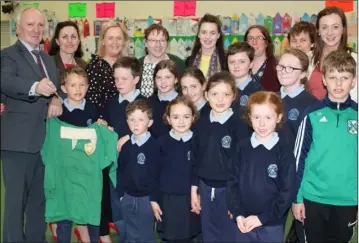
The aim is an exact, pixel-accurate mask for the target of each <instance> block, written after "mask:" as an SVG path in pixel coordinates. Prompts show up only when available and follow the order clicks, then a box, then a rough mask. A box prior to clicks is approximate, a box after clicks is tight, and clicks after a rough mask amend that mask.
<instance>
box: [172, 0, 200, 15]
mask: <svg viewBox="0 0 359 243" xmlns="http://www.w3.org/2000/svg"><path fill="white" fill-rule="evenodd" d="M196 8H197V3H196V1H183V0H176V1H174V2H173V16H182V17H184V16H195V15H196Z"/></svg>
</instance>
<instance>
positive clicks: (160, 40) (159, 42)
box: [137, 24, 186, 98]
mask: <svg viewBox="0 0 359 243" xmlns="http://www.w3.org/2000/svg"><path fill="white" fill-rule="evenodd" d="M168 40H169V34H168V31H167V30H166V28H164V27H163V26H162V25H159V24H152V25H151V26H149V27H148V28H147V29H145V47H146V52H147V55H146V56H144V57H142V58H140V59H139V61H140V63H141V65H142V75H141V80H140V82H138V84H137V89H139V90H140V91H141V94H142V95H143V96H145V97H147V98H148V97H150V96H151V95H152V94H153V93H154V87H155V85H154V81H153V72H154V70H155V67H156V65H157V63H159V62H160V61H162V60H168V59H171V60H172V61H174V62H175V64H176V67H177V70H178V73H179V74H182V73H183V71H184V69H185V68H186V66H185V64H184V61H183V60H182V59H181V58H179V57H178V56H175V55H172V54H169V53H166V50H167V47H168Z"/></svg>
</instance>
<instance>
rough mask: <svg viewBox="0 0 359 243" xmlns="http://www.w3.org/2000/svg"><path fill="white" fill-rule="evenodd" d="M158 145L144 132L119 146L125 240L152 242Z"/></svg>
mask: <svg viewBox="0 0 359 243" xmlns="http://www.w3.org/2000/svg"><path fill="white" fill-rule="evenodd" d="M159 165H160V147H159V145H158V142H157V141H156V140H155V139H154V138H153V137H152V136H151V134H150V132H146V134H144V135H143V136H142V137H141V138H140V139H139V140H138V141H135V139H134V136H133V135H131V139H130V140H129V141H127V142H126V143H125V144H124V145H123V146H122V149H121V153H120V157H119V171H118V176H119V178H120V180H121V182H120V183H119V184H118V188H117V193H118V196H119V197H120V198H122V199H121V206H122V212H123V216H124V223H125V228H126V236H125V238H126V239H127V241H128V242H139V243H142V242H155V234H154V215H153V212H152V207H151V205H150V196H152V195H153V194H154V193H155V192H156V185H157V184H158V182H157V180H158V177H159V171H158V169H159V168H160V166H159Z"/></svg>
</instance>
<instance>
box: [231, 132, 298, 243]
mask: <svg viewBox="0 0 359 243" xmlns="http://www.w3.org/2000/svg"><path fill="white" fill-rule="evenodd" d="M229 171H230V179H229V180H228V184H227V188H228V208H229V211H230V212H231V213H232V215H233V218H234V220H236V218H237V217H238V216H243V217H245V218H246V217H248V216H251V215H253V216H257V217H258V219H259V220H260V222H261V223H262V226H260V227H257V228H255V229H253V230H252V231H250V232H248V233H242V232H241V231H240V230H239V229H238V230H237V235H236V242H263V243H264V242H283V238H284V224H285V220H286V218H287V217H286V216H287V213H286V212H287V211H288V209H289V208H290V207H291V205H292V202H293V200H294V198H295V181H296V174H295V158H294V154H293V150H292V148H291V147H289V146H288V145H287V144H286V142H285V141H284V140H282V139H280V138H279V136H278V134H277V133H274V134H273V137H272V138H271V139H270V140H269V141H267V142H265V143H261V142H260V141H258V140H257V138H256V136H255V133H253V134H252V136H251V138H248V139H245V140H242V141H241V142H240V143H239V144H238V146H237V151H236V153H235V156H234V157H233V161H232V163H231V167H230V170H229Z"/></svg>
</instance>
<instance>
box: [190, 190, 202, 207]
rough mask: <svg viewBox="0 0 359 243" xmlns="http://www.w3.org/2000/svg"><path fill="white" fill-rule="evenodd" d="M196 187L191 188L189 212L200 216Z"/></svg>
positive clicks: (199, 199)
mask: <svg viewBox="0 0 359 243" xmlns="http://www.w3.org/2000/svg"><path fill="white" fill-rule="evenodd" d="M197 190H198V186H192V188H191V206H192V210H191V212H194V213H196V214H200V211H201V198H200V196H199V195H198V194H197Z"/></svg>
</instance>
